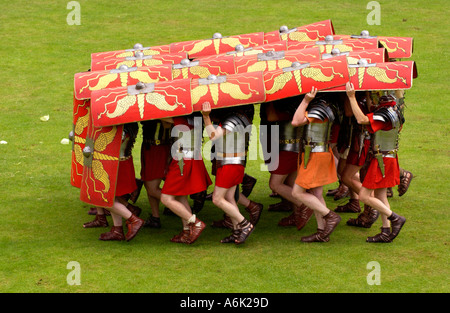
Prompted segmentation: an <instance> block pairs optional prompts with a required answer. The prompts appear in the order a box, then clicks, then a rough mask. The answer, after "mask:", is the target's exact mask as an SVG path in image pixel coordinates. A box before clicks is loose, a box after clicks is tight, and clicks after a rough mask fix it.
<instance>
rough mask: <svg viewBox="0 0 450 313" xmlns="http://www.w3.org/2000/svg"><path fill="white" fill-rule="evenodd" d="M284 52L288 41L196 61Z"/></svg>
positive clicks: (198, 58) (201, 58)
mask: <svg viewBox="0 0 450 313" xmlns="http://www.w3.org/2000/svg"><path fill="white" fill-rule="evenodd" d="M283 50H287V44H286V41H277V42H273V43H268V44H264V45H261V46H254V47H248V48H245V49H244V50H243V51H230V52H227V53H223V54H218V55H206V56H199V57H196V58H195V60H205V59H216V58H223V57H224V56H234V57H241V56H244V55H254V54H258V53H266V52H269V51H283Z"/></svg>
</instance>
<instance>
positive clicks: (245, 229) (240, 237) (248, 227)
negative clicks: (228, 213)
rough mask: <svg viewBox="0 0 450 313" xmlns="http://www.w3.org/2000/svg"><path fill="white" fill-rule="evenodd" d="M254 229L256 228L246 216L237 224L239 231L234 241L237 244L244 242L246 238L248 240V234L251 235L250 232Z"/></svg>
mask: <svg viewBox="0 0 450 313" xmlns="http://www.w3.org/2000/svg"><path fill="white" fill-rule="evenodd" d="M254 229H255V228H254V227H253V225H252V224H251V223H250V222H249V221H248V220H246V219H245V218H244V219H243V220H242V221H241V222H240V223H239V224H237V231H238V232H237V236H236V239H235V240H234V243H235V244H237V245H240V244H242V243H244V242H245V240H247V238H248V236H250V234H251V233H252V232H253V230H254Z"/></svg>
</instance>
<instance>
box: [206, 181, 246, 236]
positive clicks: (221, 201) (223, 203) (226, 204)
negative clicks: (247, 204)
mask: <svg viewBox="0 0 450 313" xmlns="http://www.w3.org/2000/svg"><path fill="white" fill-rule="evenodd" d="M235 189H236V186H233V187H231V188H229V189H226V188H222V187H218V186H215V187H214V192H213V200H212V201H213V203H214V205H216V206H217V207H219V208H220V209H222V211H224V212H225V214H227V215H228V216H229V217H230V218H231V221H232V223H233V226H234V227H235V228H236V225H237V224H238V223H239V222H241V221H242V220H243V219H244V216H243V215H242V214H241V213H240V212H239V208H238V207H237V204H236V202H235V200H234V192H235Z"/></svg>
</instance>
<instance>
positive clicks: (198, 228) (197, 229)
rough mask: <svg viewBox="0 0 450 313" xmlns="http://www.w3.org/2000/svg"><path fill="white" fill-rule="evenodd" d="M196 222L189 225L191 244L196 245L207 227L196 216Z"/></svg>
mask: <svg viewBox="0 0 450 313" xmlns="http://www.w3.org/2000/svg"><path fill="white" fill-rule="evenodd" d="M194 219H195V221H194V222H191V223H188V224H187V226H188V227H189V242H188V243H189V244H191V243H194V242H195V241H196V240H197V239H198V237H200V234H201V233H202V231H203V230H204V229H205V227H206V225H205V223H203V222H202V221H201V220H199V219H198V218H197V217H195V215H194Z"/></svg>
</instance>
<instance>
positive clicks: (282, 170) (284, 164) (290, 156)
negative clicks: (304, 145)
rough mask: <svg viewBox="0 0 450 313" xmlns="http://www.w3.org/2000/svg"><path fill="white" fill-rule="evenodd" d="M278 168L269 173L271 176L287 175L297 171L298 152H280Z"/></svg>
mask: <svg viewBox="0 0 450 313" xmlns="http://www.w3.org/2000/svg"><path fill="white" fill-rule="evenodd" d="M278 157H279V159H278V167H277V168H276V169H275V170H273V171H270V173H271V174H276V175H288V174H290V173H293V172H295V171H297V167H298V152H293V151H283V150H282V151H280V153H279V154H278Z"/></svg>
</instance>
